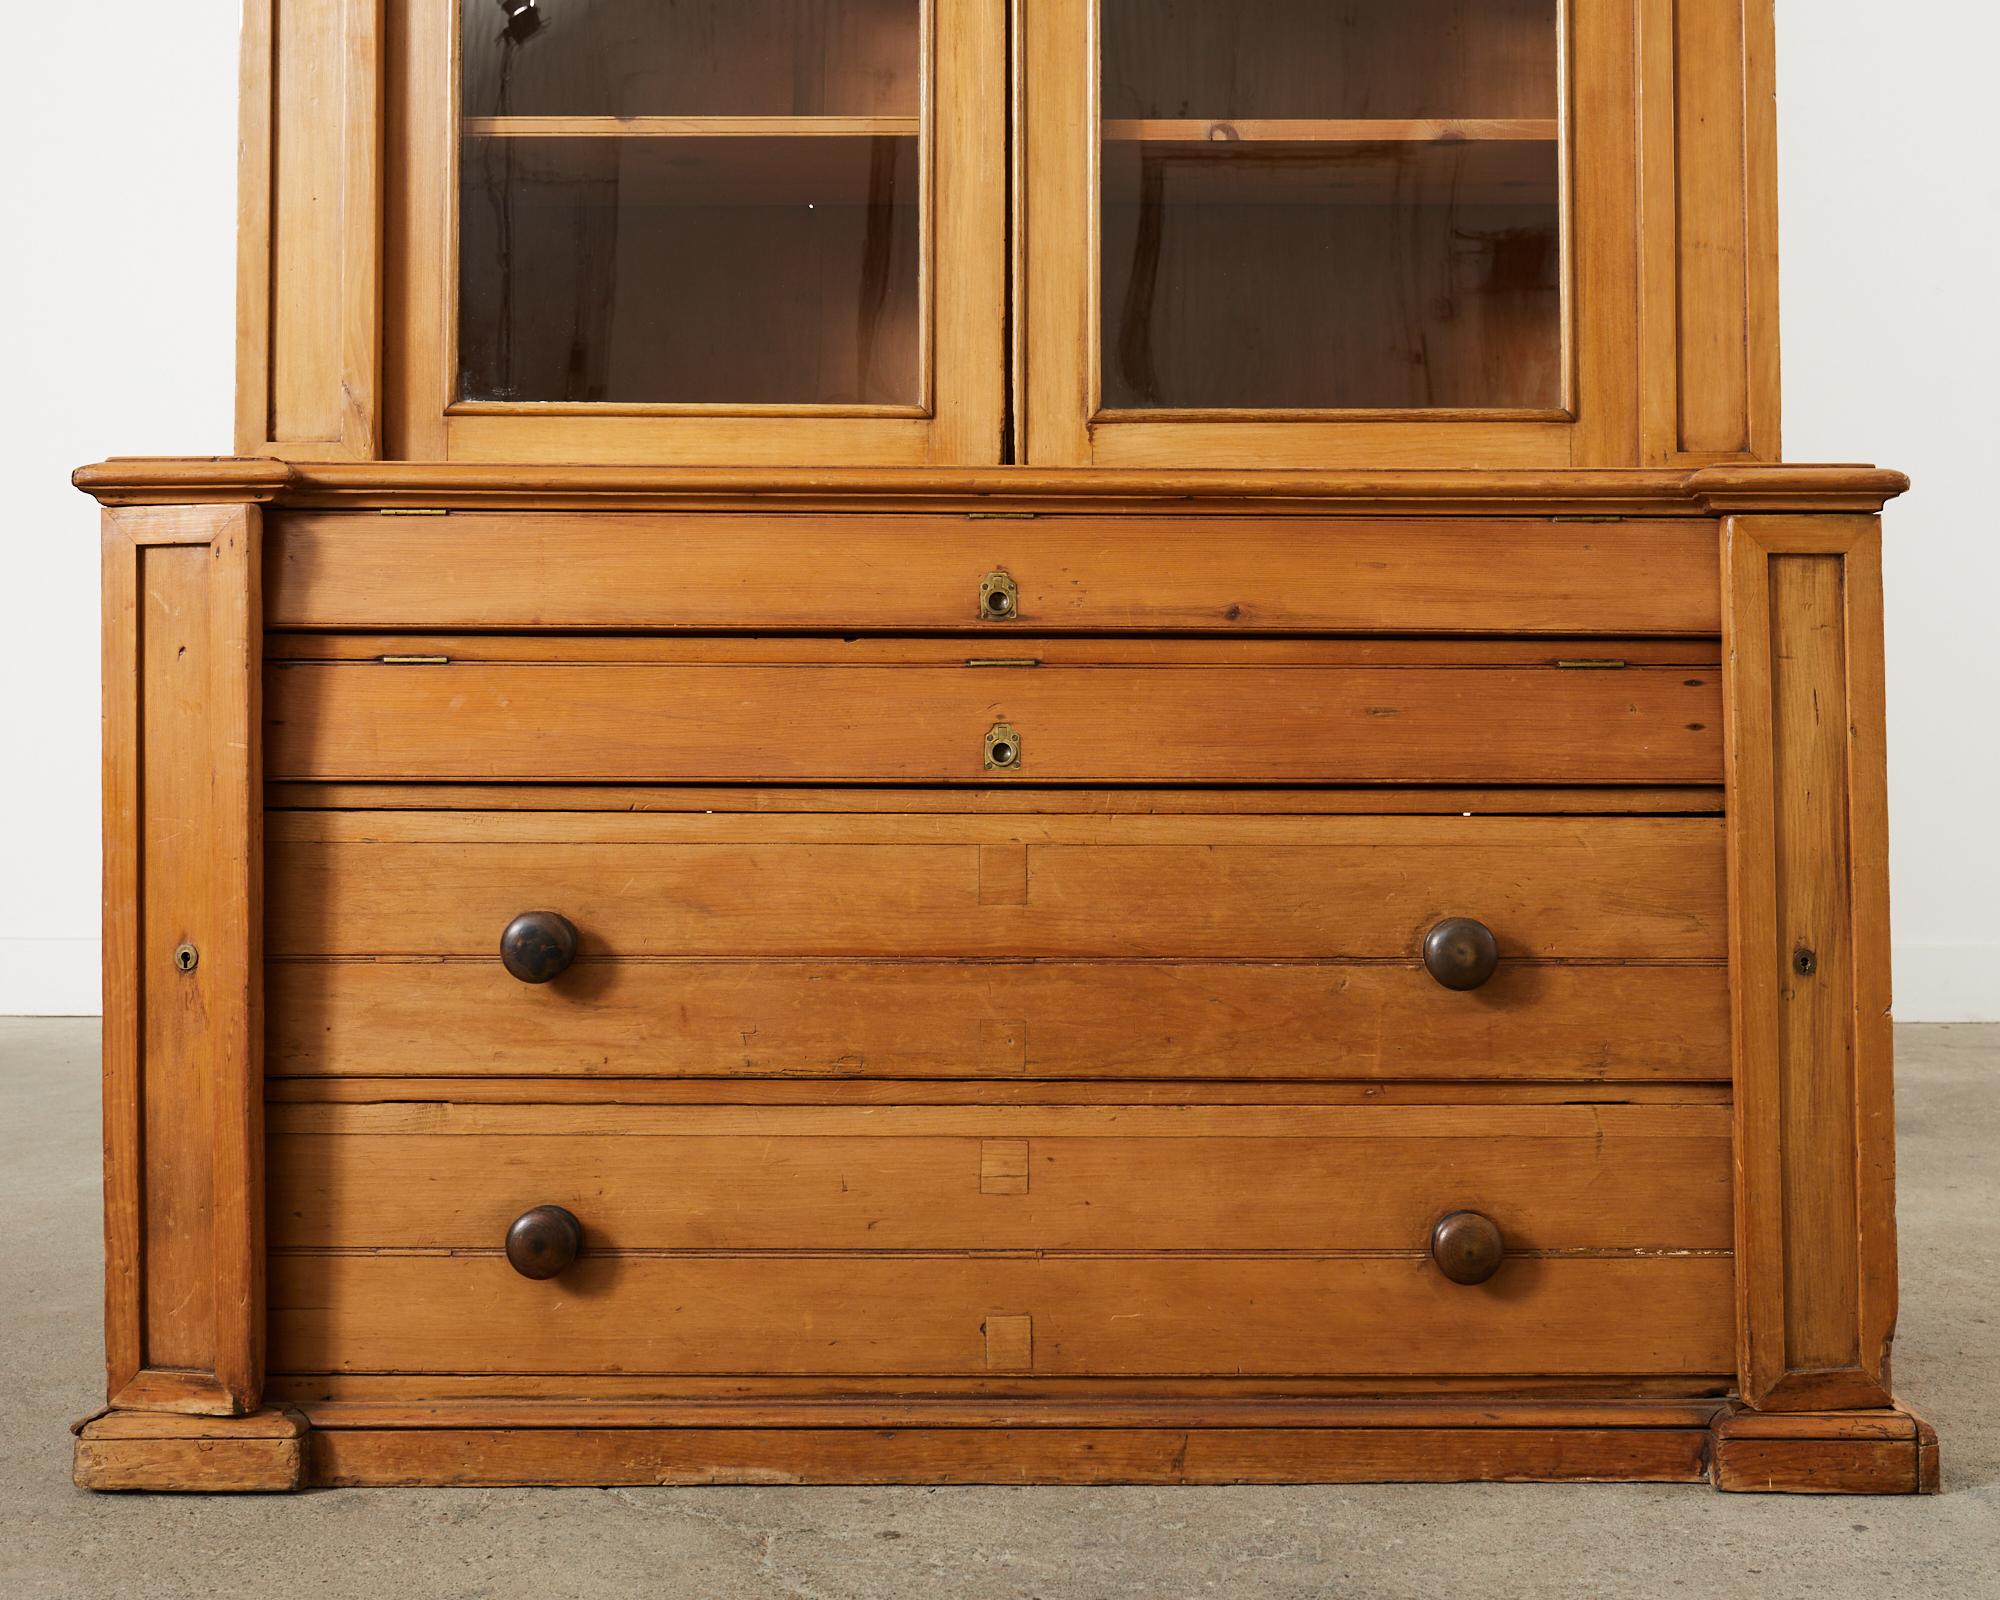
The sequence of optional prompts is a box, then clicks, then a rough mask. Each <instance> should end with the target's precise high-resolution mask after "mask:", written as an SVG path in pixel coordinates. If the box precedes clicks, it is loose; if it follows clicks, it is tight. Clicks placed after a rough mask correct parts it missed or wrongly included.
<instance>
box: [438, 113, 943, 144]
mask: <svg viewBox="0 0 2000 1600" xmlns="http://www.w3.org/2000/svg"><path fill="white" fill-rule="evenodd" d="M463 126H464V132H465V134H466V136H467V137H468V138H477V139H869V138H891V139H893V138H915V137H916V136H917V134H918V133H919V132H920V131H921V128H922V123H921V120H920V119H919V118H917V117H467V118H465V120H464V125H463Z"/></svg>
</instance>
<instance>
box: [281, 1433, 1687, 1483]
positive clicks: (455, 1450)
mask: <svg viewBox="0 0 2000 1600" xmlns="http://www.w3.org/2000/svg"><path fill="white" fill-rule="evenodd" d="M1706 1439H1707V1435H1706V1434H1705V1433H1704V1432H1702V1431H1701V1430H1699V1429H1672V1428H1661V1429H1654V1430H1645V1429H1616V1430H1590V1429H1584V1428H1578V1429H1562V1428H1549V1429H1545V1430H1537V1431H1514V1432H1510V1431H1505V1430H1501V1429H1478V1428H1468V1429H1462V1430H1457V1429H1423V1428H1409V1429H1393V1430H1391V1429H1337V1428H1329V1429H1274V1430H1260V1429H1256V1428H1244V1429H1233V1430H1220V1429H1218V1430H1193V1431H1191V1430H1188V1429H1178V1428H1175V1429H1158V1430H1121V1429H1082V1430H1064V1429H1051V1430H1047V1431H1040V1430H1038V1431H1035V1432H1032V1433H1022V1432H1019V1431H1014V1430H1004V1431H979V1430H966V1429H935V1430H930V1429H923V1430H897V1431H894V1432H875V1433H868V1432H860V1431H856V1430H852V1429H848V1430H811V1429H806V1430H786V1431H775V1430H774V1431H762V1432H759V1431H751V1430H744V1429H730V1430H724V1431H710V1430H700V1429H695V1430H682V1429H673V1430H653V1431H647V1430H634V1429H535V1430H525V1429H523V1430H513V1431H507V1430H499V1429H494V1430H472V1429H461V1430H431V1431H417V1430H407V1431H405V1430H396V1429H379V1430H370V1429H343V1430H339V1431H335V1432H327V1433H315V1434H314V1435H313V1436H312V1438H311V1441H310V1445H311V1452H312V1461H311V1466H310V1469H309V1472H310V1477H311V1481H312V1482H313V1483H315V1484H319V1485H325V1486H330V1487H331V1486H340V1487H356V1486H362V1485H370V1484H398V1483H423V1484H453V1485H462V1486H468V1487H469V1486H474V1485H484V1486H497V1485H504V1484H629V1485H644V1484H718V1483H746V1484H748V1483H757V1484H770V1483H851V1484H892V1483H907V1484H1021V1483H1068V1484H1121V1483H1131V1484H1197V1483H1201V1484H1224V1483H1379V1482H1401V1483H1456V1482H1479V1481H1484V1482H1493V1481H1513V1482H1522V1483H1528V1482H1586V1481H1593V1480H1599V1479H1603V1480H1613V1479H1615V1480H1620V1481H1627V1482H1647V1483H1692V1482H1699V1481H1700V1480H1701V1478H1702V1476H1703V1460H1702V1457H1703V1450H1704V1448H1705V1444H1706Z"/></svg>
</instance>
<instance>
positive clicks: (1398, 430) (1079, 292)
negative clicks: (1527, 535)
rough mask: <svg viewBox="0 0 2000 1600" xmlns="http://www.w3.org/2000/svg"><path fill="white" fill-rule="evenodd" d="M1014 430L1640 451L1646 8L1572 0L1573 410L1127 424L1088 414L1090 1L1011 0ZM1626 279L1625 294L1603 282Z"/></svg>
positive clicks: (1169, 458) (1092, 382)
mask: <svg viewBox="0 0 2000 1600" xmlns="http://www.w3.org/2000/svg"><path fill="white" fill-rule="evenodd" d="M1017 8H1018V11H1017V15H1018V19H1019V22H1018V39H1017V59H1018V61H1019V67H1018V71H1017V80H1016V84H1015V94H1016V99H1017V111H1016V123H1017V126H1018V127H1019V129H1020V135H1019V137H1020V142H1021V145H1022V154H1021V156H1020V178H1019V187H1020V190H1021V204H1020V206H1019V207H1018V214H1017V227H1018V229H1019V231H1020V233H1021V235H1022V237H1021V238H1020V239H1019V240H1018V241H1017V244H1016V249H1017V254H1018V256H1019V259H1020V260H1021V261H1022V263H1023V267H1024V276H1023V279H1022V282H1021V285H1020V299H1021V308H1020V311H1019V320H1020V323H1021V327H1022V335H1021V339H1022V343H1021V365H1022V367H1023V371H1024V378H1025V381H1024V385H1023V398H1022V405H1021V412H1022V417H1021V421H1022V424H1023V426H1022V428H1021V430H1020V433H1021V437H1022V438H1023V439H1024V440H1025V443H1026V450H1025V456H1024V458H1025V459H1026V460H1027V461H1028V462H1029V463H1031V464H1033V465H1037V466H1103V467H1165V466H1173V465H1180V466H1186V465H1200V466H1214V465H1225V464H1227V465H1237V466H1246V465H1255V466H1259V467H1280V468H1286V467H1289V468H1299V467H1327V468H1342V467H1352V466H1370V467H1419V466H1435V465H1438V464H1439V463H1441V462H1444V461H1449V462H1451V463H1452V464H1453V465H1455V466H1474V467H1488V468H1540V469H1547V468H1561V467H1570V466H1581V465H1613V464H1623V465H1630V464H1636V463H1637V461H1638V460H1639V439H1638V429H1639V384H1638V365H1639V361H1638V351H1637V342H1638V335H1639V328H1638V317H1637V308H1636V304H1635V301H1636V285H1637V283H1638V272H1639V216H1640V188H1639V185H1640V168H1639V143H1638V137H1637V120H1636V118H1635V116H1634V110H1633V108H1634V107H1635V106H1636V105H1637V103H1638V96H1639V46H1640V26H1639V24H1640V16H1639V11H1638V8H1637V7H1636V6H1635V5H1630V4H1622V3H1616V4H1614V3H1606V0H1566V3H1565V4H1564V8H1563V15H1564V30H1565V46H1564V52H1563V72H1564V77H1565V102H1564V108H1563V120H1564V124H1565V139H1564V160H1565V174H1566V176H1565V181H1564V189H1565V205H1566V209H1567V212H1568V219H1567V221H1568V227H1569V239H1570V243H1569V246H1568V249H1567V251H1566V260H1565V277H1566V285H1567V295H1568V299H1567V302H1566V306H1565V319H1564V320H1565V341H1566V351H1565V360H1566V362H1567V364H1568V368H1569V376H1568V383H1567V387H1568V389H1569V391H1570V400H1571V404H1570V406H1569V407H1568V408H1566V409H1567V410H1568V412H1569V414H1568V415H1566V416H1562V417H1556V418H1551V417H1549V416H1548V415H1547V414H1546V413H1542V414H1526V413H1524V414H1523V415H1522V416H1521V417H1519V418H1506V417H1495V416H1492V415H1484V416H1467V415H1465V414H1462V413H1461V414H1456V415H1454V414H1453V413H1450V412H1444V413H1440V415H1439V416H1438V417H1437V418H1435V419H1430V418H1421V419H1419V418H1413V417H1412V416H1411V415H1410V414H1409V413H1407V412H1399V413H1382V414H1369V415H1360V414H1357V416H1356V417H1354V418H1352V419H1347V418H1336V417H1329V416H1328V415H1327V414H1326V413H1324V412H1301V413H1300V414H1299V415H1298V417H1297V418H1296V419H1290V418H1288V419H1283V420H1269V419H1260V420H1244V421H1235V420H1228V419H1227V418H1226V417H1225V416H1223V415H1221V414H1218V413H1215V412H1197V413H1191V414H1190V416H1189V418H1188V420H1186V421H1181V420H1162V419H1160V418H1158V417H1157V416H1156V415H1146V416H1135V417H1132V418H1131V419H1130V420H1122V419H1120V417H1119V415H1118V413H1116V412H1109V411H1101V410H1098V409H1096V399H1095V396H1096V390H1097V373H1096V370H1095V369H1096V366H1097V362H1098V360H1099V356H1098V350H1099V345H1098V339H1097V336H1096V333H1095V332H1094V329H1095V327H1096V322H1097V315H1096V310H1095V302H1096V299H1097V288H1096V285H1097V282H1098V265H1097V257H1096V242H1095V241H1096V237H1097V209H1098V206H1097V184H1096V181H1095V169H1096V161H1095V147H1096V141H1095V128H1096V125H1097V93H1096V88H1097V79H1098V72H1097V52H1098V41H1097V33H1098V27H1097V17H1098V0H1017ZM1619 284H1629V285H1632V286H1634V287H1633V290H1632V291H1629V292H1627V293H1624V294H1618V293H1615V292H1606V290H1605V289H1604V288H1603V287H1601V286H1605V285H1613V286H1615V285H1619Z"/></svg>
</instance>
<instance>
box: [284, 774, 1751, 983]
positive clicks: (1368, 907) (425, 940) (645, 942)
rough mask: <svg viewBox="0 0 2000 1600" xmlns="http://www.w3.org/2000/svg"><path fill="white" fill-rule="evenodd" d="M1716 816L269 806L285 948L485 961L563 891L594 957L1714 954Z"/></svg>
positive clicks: (292, 952)
mask: <svg viewBox="0 0 2000 1600" xmlns="http://www.w3.org/2000/svg"><path fill="white" fill-rule="evenodd" d="M1721 833H1722V830H1721V826H1720V824H1718V823H1716V822H1713V821H1710V820H1706V819H1698V818H1581V819H1554V818H1520V819H1513V818H1431V817H1384V818H1346V817H1337V818H1336V817H1329V818H1305V817H1264V818H1249V817H1241V818H1198V819H1197V818H1177V817H1121V818H1117V819H1114V820H1095V819H1090V818H1063V817H1041V818H1002V817H991V818H971V817H968V818H962V819H961V818H947V817H886V818H871V817H858V816H857V817H843V816H827V817H790V818H785V817H760V816H740V817H728V816H718V817H700V816H673V815H647V816H627V815H606V816H601V817H592V816H576V815H573V814H568V813H521V814H507V813H480V814H477V815H466V816H455V815H450V814H444V815H440V814H436V813H422V812H398V813H393V814H391V813H384V814H382V815H381V816H379V817H369V816H366V815H365V814H356V813H347V812H326V813H298V812H288V813H276V814H273V815H272V816H271V818H270V821H269V836H270V837H269V846H268V858H267V859H268V872H269V878H270V883H271V894H270V898H269V901H268V904H267V914H268V928H267V936H268V948H269V950H270V952H271V953H272V954H273V955H278V956H298V955H319V956H331V955H355V956H379V955H434V956H442V955H476V956H481V957H487V956H490V954H491V953H492V951H493V949H494V947H495V942H496V941H497V939H498V938H499V932H500V930H501V929H502V928H504V927H505V926H506V925H507V923H508V922H510V921H511V920H512V919H513V918H514V917H516V916H518V915H519V914H520V913H521V912H523V911H525V910H556V911H560V912H562V914H563V915H565V916H567V917H569V918H570V920H571V921H572V922H574V923H575V924H576V926H577V927H578V929H579V930H580V932H581V935H582V946H581V948H582V953H583V954H584V955H586V956H598V955H605V954H616V955H624V956H677V957H686V956H766V955H782V956H816V955H835V956H842V955H844V956H896V957H902V956H945V957H953V958H962V957H968V956H980V957H988V956H994V957H1005V956H1032V957H1085V958H1089V957H1130V956H1142V957H1150V956H1169V957H1172V956H1178V957H1204V956H1220V957H1228V958H1235V959H1254V958H1273V957H1276V958H1289V959H1296V958H1320V957H1338V956H1347V957H1375V958H1381V957H1386V958H1394V959H1398V960H1405V961H1407V960H1411V959H1413V958H1414V956H1415V955H1416V953H1417V949H1418V946H1419V943H1420V941H1421V940H1422V938H1423V936H1424V934H1425V933H1426V931H1428V929H1430V928H1431V927H1432V926H1434V925H1435V924H1436V923H1437V922H1438V921H1440V920H1442V919H1443V918H1445V917H1447V916H1473V917H1478V918H1480V919H1481V920H1482V921H1484V922H1486V923H1487V925H1488V926H1490V927H1491V928H1492V929H1493V930H1494V933H1495V936H1496V938H1497V940H1498V941H1499V946H1500V950H1501V953H1502V955H1503V956H1504V957H1510V958H1521V957H1531V958H1537V959H1547V958H1551V957H1567V958H1591V959H1614V960H1638V961H1662V960H1667V961H1690V960H1691V961H1714V960H1716V959H1718V958H1719V957H1720V956H1721V955H1722V953H1723V940H1724V933H1725V927H1724V912H1725V896H1724V882H1723V862H1722V854H1721V843H1722V839H1721ZM1023 853H1025V856H1026V896H1025V901H1024V902H1022V901H1017V903H1012V904H1009V903H1004V902H1000V903H995V902H994V898H993V897H992V896H991V895H986V896H982V893H981V888H982V883H983V882H984V881H986V880H987V877H988V875H989V874H990V873H992V872H994V871H998V870H999V869H1000V867H1001V866H1002V865H1003V864H1005V865H1011V866H1012V868H1013V877H1012V881H1013V882H1014V883H1016V884H1018V883H1019V882H1020V881H1021V878H1020V867H1021V863H1020V857H1021V855H1022V854H1023ZM1006 858H1012V859H1011V861H1008V860H1006ZM1163 886H1165V887H1164V888H1163ZM1475 1003H1476V1002H1475Z"/></svg>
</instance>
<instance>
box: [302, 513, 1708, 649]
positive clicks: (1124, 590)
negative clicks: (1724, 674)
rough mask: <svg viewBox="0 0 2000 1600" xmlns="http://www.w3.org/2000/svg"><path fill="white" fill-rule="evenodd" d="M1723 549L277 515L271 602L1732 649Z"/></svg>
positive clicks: (1273, 533) (1408, 538) (985, 522)
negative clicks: (1538, 638)
mask: <svg viewBox="0 0 2000 1600" xmlns="http://www.w3.org/2000/svg"><path fill="white" fill-rule="evenodd" d="M1718 550H1719V541H1718V538H1717V534H1716V525H1715V524H1714V523H1713V522H1712V521H1709V520H1707V519H1702V518H1680V519H1674V520H1662V521H1637V520H1635V521H1630V522H1611V523H1595V524H1579V523H1566V522H1555V521H1548V520H1540V521H1537V520H1532V519H1497V518H1494V519H1455V520H1451V521H1431V520H1423V519H1398V520H1394V521H1388V520H1383V521H1365V520H1340V519H1332V518H1320V517H1285V516H1264V517H1255V518H1244V517H1101V516H1100V517H1088V516H1084V517H1078V516H1043V517H1032V518H1012V517H1009V518H978V517H968V516H963V515H959V516H946V515H928V516H836V515H819V516H798V515H791V516H769V515H719V514H708V515H699V516H688V515H662V514H644V513H616V512H613V513H605V512H532V513H521V512H453V513H452V514H451V515H449V516H448V517H447V516H439V517H381V516H377V515H375V514H373V513H368V512H360V513H356V512H336V511H280V512H275V513H272V514H271V515H270V518H269V532H268V535H267V540H266V553H265V571H266V575H267V581H266V591H267V593H266V601H265V610H266V616H267V618H268V619H269V622H270V624H271V626H273V627H278V628H316V629H333V630H348V631H364V630H387V631H405V630H418V629H428V630H450V629H456V628H464V629H483V628H506V629H524V630H525V629H535V628H546V629H572V630H578V631H583V630H590V629H598V630H605V631H621V630H634V631H643V630H654V629H669V628H673V629H687V630H694V631H716V632H719V631H727V630H745V631H752V632H771V631H774V630H777V631H783V630H788V629H797V630H814V629H821V630H826V631H830V632H872V631H899V630H900V631H916V632H936V631H942V630H950V631H957V630H962V629H965V628H967V627H968V626H972V625H985V626H988V627H990V628H991V629H992V630H993V631H994V632H995V633H996V634H997V635H1001V636H1004V635H1005V634H1006V633H1007V632H1008V631H1009V630H1013V631H1020V630H1023V629H1028V630H1049V631H1064V630H1074V631H1079V632H1115V631H1120V630H1146V629H1153V630H1161V631H1172V632H1197V631H1205V630H1214V631H1218V632H1246V631H1247V632H1259V631H1262V632H1283V631H1296V632H1307V633H1311V632H1324V633H1348V632H1373V631H1386V632H1391V633H1550V634H1595V633H1610V634H1634V635H1644V634H1714V633H1717V632H1719V631H1720V630H1721V574H1720V560H1719V555H1718ZM996 573H1004V574H1005V575H1006V577H1007V579H1008V580H1009V581H1010V582H1011V584H1012V585H1013V590H1012V600H1011V603H1010V604H1009V605H1008V606H1007V607H1006V608H1005V609H1004V611H1002V612H1001V613H1000V614H999V616H1000V620H996V618H995V612H994V610H993V609H992V608H991V607H989V606H988V605H986V604H985V603H983V599H982V596H983V595H984V594H986V593H989V592H991V591H990V590H989V589H988V588H987V586H986V585H987V579H988V578H989V576H991V575H993V574H996Z"/></svg>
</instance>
